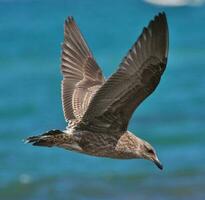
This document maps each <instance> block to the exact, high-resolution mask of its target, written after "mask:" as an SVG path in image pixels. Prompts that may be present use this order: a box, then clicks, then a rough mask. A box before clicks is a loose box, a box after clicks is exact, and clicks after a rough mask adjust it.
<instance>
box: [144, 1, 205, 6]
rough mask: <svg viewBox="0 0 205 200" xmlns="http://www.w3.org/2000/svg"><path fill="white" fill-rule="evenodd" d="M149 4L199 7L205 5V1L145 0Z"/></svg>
mask: <svg viewBox="0 0 205 200" xmlns="http://www.w3.org/2000/svg"><path fill="white" fill-rule="evenodd" d="M144 1H145V2H147V3H151V4H156V5H162V6H186V5H191V6H199V5H202V4H203V3H205V0H144Z"/></svg>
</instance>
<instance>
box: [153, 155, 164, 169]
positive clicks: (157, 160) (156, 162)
mask: <svg viewBox="0 0 205 200" xmlns="http://www.w3.org/2000/svg"><path fill="white" fill-rule="evenodd" d="M153 162H154V164H155V165H156V166H157V167H158V168H159V169H161V170H162V169H163V165H162V163H161V162H160V161H159V159H158V158H157V157H155V158H154V159H153Z"/></svg>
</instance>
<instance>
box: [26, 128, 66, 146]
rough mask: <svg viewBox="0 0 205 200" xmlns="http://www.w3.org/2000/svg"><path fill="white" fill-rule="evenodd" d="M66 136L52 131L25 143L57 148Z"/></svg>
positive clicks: (32, 137) (60, 132) (33, 137)
mask: <svg viewBox="0 0 205 200" xmlns="http://www.w3.org/2000/svg"><path fill="white" fill-rule="evenodd" d="M64 135H65V133H64V132H62V131H60V130H51V131H48V132H46V133H44V134H42V135H38V136H31V137H28V138H27V139H26V140H25V143H31V144H32V145H34V146H45V147H52V146H57V144H59V142H60V141H62V139H63V137H64Z"/></svg>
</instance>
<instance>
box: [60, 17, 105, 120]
mask: <svg viewBox="0 0 205 200" xmlns="http://www.w3.org/2000/svg"><path fill="white" fill-rule="evenodd" d="M61 70H62V73H63V81H62V103H63V111H64V116H65V119H66V120H67V121H68V120H70V121H71V122H74V121H76V120H79V119H81V117H82V116H83V114H84V113H85V111H86V109H87V107H88V105H89V103H90V100H91V99H92V97H93V96H94V94H95V93H96V91H97V90H98V89H99V87H100V86H101V85H102V84H103V83H104V77H103V75H102V72H101V69H100V67H99V66H98V64H97V63H96V61H95V59H94V58H93V55H92V53H91V51H90V50H89V48H88V46H87V44H86V42H85V40H84V38H83V36H82V34H81V33H80V30H79V28H78V27H77V25H76V23H75V21H74V19H73V18H72V17H69V18H68V19H67V20H66V21H65V26H64V42H63V45H62V64H61Z"/></svg>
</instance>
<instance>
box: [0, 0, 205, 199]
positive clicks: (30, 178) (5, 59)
mask: <svg viewBox="0 0 205 200" xmlns="http://www.w3.org/2000/svg"><path fill="white" fill-rule="evenodd" d="M162 4H163V5H162ZM160 11H165V12H166V14H167V18H168V24H169V31H170V51H169V59H168V65H167V69H166V71H165V73H164V76H163V78H162V80H161V83H160V85H159V87H158V88H157V90H156V91H155V92H154V93H153V95H152V96H150V97H149V98H148V99H147V100H146V101H145V102H144V103H143V104H142V105H141V106H140V107H139V109H138V110H137V111H136V112H135V114H134V116H133V118H132V120H131V122H130V125H129V129H130V130H131V131H132V132H134V133H135V134H136V135H138V136H139V137H141V138H143V139H145V140H147V141H149V142H150V143H151V144H152V145H153V146H154V147H155V148H156V150H157V152H158V156H159V158H160V160H161V161H162V163H163V164H164V170H163V171H160V170H159V169H157V168H156V166H155V165H153V164H152V163H151V162H149V161H145V160H112V159H107V158H95V157H91V156H87V155H81V154H78V153H73V152H69V151H65V150H62V149H57V148H52V149H49V148H40V147H33V146H31V145H26V144H24V143H23V142H22V140H23V139H24V138H26V137H28V136H31V135H35V134H40V133H42V132H44V131H47V130H50V129H64V128H65V126H66V123H65V121H64V117H63V112H62V109H61V99H60V97H61V94H60V81H61V79H62V76H61V73H60V55H61V42H62V41H63V25H64V20H65V19H66V17H67V16H69V15H72V16H74V18H75V20H76V21H77V23H78V26H79V27H80V29H81V31H82V33H83V35H84V37H85V38H86V40H87V42H88V44H89V46H90V48H91V49H92V51H93V54H94V55H95V58H96V60H97V61H98V64H99V65H100V66H101V67H102V69H103V72H104V74H105V76H106V77H108V76H109V75H111V73H113V72H114V71H115V70H116V69H117V67H118V64H119V63H120V62H121V60H122V58H123V56H125V54H126V53H127V51H128V49H129V48H130V47H131V45H132V44H133V43H134V42H135V41H136V39H137V37H138V36H139V34H140V33H141V31H142V28H143V27H144V26H146V25H147V24H148V22H149V21H150V20H151V19H152V18H153V17H154V15H156V14H157V13H158V12H160ZM204 74H205V5H204V4H203V1H199V0H198V1H191V0H189V1H186V0H181V1H180V0H178V1H176V0H175V1H165V0H164V1H160V0H146V1H143V0H141V1H140V0H139V1H138V0H126V1H123V0H117V1H115V0H113V1H110V0H101V1H94V0H67V1H66V0H58V1H57V0H42V1H40V0H0V93H1V94H0V95H1V98H0V200H13V199H14V200H46V199H49V200H59V199H61V200H95V199H100V200H105V199H106V200H127V199H129V200H136V199H144V200H146V199H152V200H160V199H166V200H172V199H180V200H183V199H184V200H185V199H186V200H189V199H195V200H203V199H205V157H204V155H205V135H204V134H205V125H204V123H205V112H204V111H205V110H204V108H205V94H204V89H205V75H204Z"/></svg>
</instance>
